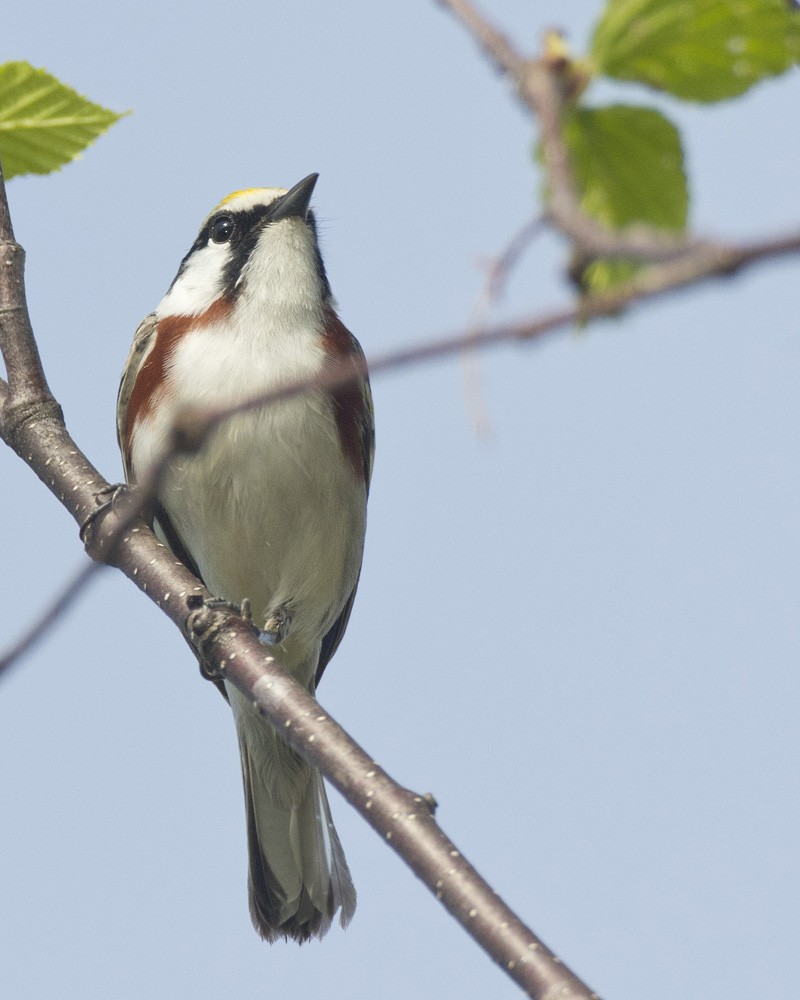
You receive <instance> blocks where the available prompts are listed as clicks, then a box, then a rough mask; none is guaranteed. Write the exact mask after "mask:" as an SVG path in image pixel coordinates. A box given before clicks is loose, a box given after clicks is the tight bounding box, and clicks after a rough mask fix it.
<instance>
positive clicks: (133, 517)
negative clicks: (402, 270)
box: [0, 232, 800, 676]
mask: <svg viewBox="0 0 800 1000" xmlns="http://www.w3.org/2000/svg"><path fill="white" fill-rule="evenodd" d="M798 252H800V232H795V233H788V234H786V235H783V236H778V237H772V238H768V239H765V240H762V241H759V242H753V243H749V244H742V245H739V246H726V245H724V244H705V245H704V246H703V247H702V248H698V249H696V251H695V252H694V253H693V254H691V255H687V256H686V257H683V258H681V259H678V260H673V261H670V262H667V263H664V264H658V265H651V266H650V267H648V268H645V269H644V270H642V271H640V272H639V273H638V274H637V275H636V276H635V277H634V278H632V279H631V280H630V281H628V282H626V283H624V284H620V285H618V286H616V287H615V288H614V289H613V290H611V291H609V292H605V293H602V294H596V295H591V296H588V297H587V298H586V299H585V300H584V301H583V302H581V303H580V304H578V305H575V306H570V307H565V308H562V309H555V310H552V311H551V312H548V313H545V314H544V315H542V316H539V317H534V318H533V319H524V320H518V321H515V322H508V323H499V324H495V325H493V326H487V327H484V328H482V329H478V330H468V331H466V332H464V331H458V332H455V333H452V334H449V335H447V336H444V337H441V338H439V339H436V340H431V341H427V342H424V343H421V344H414V345H411V346H409V347H405V348H400V349H399V350H395V351H390V352H387V353H386V354H383V355H380V356H378V357H376V358H373V360H372V361H370V362H369V363H367V362H361V361H348V362H347V364H344V365H340V366H338V367H337V366H333V365H332V366H331V367H330V368H329V369H327V370H326V371H325V372H324V373H323V374H322V375H320V376H317V377H316V378H314V379H311V380H308V379H298V380H297V381H296V382H289V383H286V384H285V385H283V386H281V387H279V388H278V389H271V390H269V391H268V392H265V393H262V394H259V395H257V396H253V397H251V398H250V399H248V400H245V401H244V402H242V403H238V404H236V405H235V406H231V407H220V408H218V409H208V410H202V411H200V410H192V411H190V412H186V413H184V414H183V415H182V416H180V417H179V418H178V426H177V427H176V428H175V432H174V434H173V439H172V443H171V444H170V446H169V447H168V448H167V449H166V450H165V451H164V452H163V453H162V454H161V456H160V457H159V459H158V460H157V461H156V462H155V463H154V464H153V465H151V466H150V468H149V469H148V470H147V473H146V476H145V477H144V478H143V479H142V480H141V482H140V483H138V484H137V488H136V493H135V495H134V497H133V498H132V500H131V503H130V505H129V507H128V510H127V511H126V514H125V517H124V520H123V521H121V522H119V526H118V534H117V536H116V537H115V538H111V539H106V540H105V542H104V548H103V549H102V550H101V549H96V548H94V547H93V546H92V544H91V542H90V543H89V544H88V545H87V550H88V551H89V553H90V555H92V557H93V558H94V559H96V560H101V561H102V560H106V561H110V562H112V563H113V558H112V556H111V552H113V548H114V546H115V545H116V544H117V543H118V542H119V540H120V538H121V537H122V536H123V535H124V534H125V533H127V532H128V531H130V529H131V526H132V525H133V524H134V523H135V522H136V521H138V520H139V519H141V517H142V516H143V514H144V513H145V511H147V510H148V508H149V507H150V506H151V504H152V501H153V499H154V497H155V496H156V495H157V492H158V486H159V484H160V482H161V478H162V476H163V474H164V472H165V470H166V468H167V466H168V464H169V462H170V461H171V460H172V458H173V457H174V455H175V454H177V453H178V452H179V451H181V450H186V449H187V448H191V449H194V448H198V447H200V445H201V444H202V442H203V441H204V440H205V438H206V437H207V435H208V434H209V433H210V432H211V431H212V430H213V429H214V428H215V427H217V426H218V425H219V424H220V423H221V422H222V421H223V420H228V419H230V418H231V417H232V416H236V415H237V414H240V413H244V412H247V411H249V410H251V409H255V408H258V407H262V406H269V405H275V404H276V403H279V402H283V401H285V400H287V399H292V398H294V397H295V396H298V395H300V394H302V393H305V392H309V391H328V390H330V389H333V388H336V387H337V386H340V385H342V384H344V383H346V382H349V381H352V380H353V379H354V378H357V377H358V376H359V375H360V374H363V373H365V372H366V371H367V369H368V370H369V373H370V374H371V375H372V376H375V375H377V374H380V373H382V372H385V371H394V370H397V369H398V368H405V367H409V366H411V365H417V364H422V363H424V362H427V361H432V360H436V359H439V358H445V357H448V356H450V355H452V354H457V353H460V352H461V351H464V350H469V349H471V348H477V347H481V348H486V347H491V346H495V345H498V344H502V343H507V342H511V341H522V342H529V341H534V340H540V339H541V338H543V337H545V336H547V335H548V334H551V333H554V332H556V331H558V330H561V329H564V328H566V327H571V326H573V325H574V324H575V323H578V322H586V321H588V320H590V319H593V318H598V317H602V316H615V315H618V314H620V313H622V312H624V311H625V310H626V309H627V308H628V307H629V306H631V305H634V304H636V303H637V302H641V301H644V300H647V299H651V298H657V297H660V296H663V295H667V294H670V293H673V292H676V291H679V290H680V289H682V288H685V287H687V286H688V285H693V284H697V283H699V282H701V281H706V280H709V279H710V278H718V277H721V276H726V275H729V274H732V273H734V272H736V271H738V270H739V269H741V268H742V267H745V266H749V265H752V264H754V263H757V262H759V261H762V260H767V259H770V258H773V257H777V256H782V255H785V254H790V253H798ZM1 417H2V411H1V410H0V418H1ZM0 436H4V437H5V439H6V440H7V442H8V443H9V444H11V445H12V447H15V445H14V444H13V440H12V437H13V435H10V434H5V433H3V426H2V420H1V419H0ZM15 450H17V451H18V452H19V449H18V448H16V447H15ZM22 457H23V458H24V455H22ZM29 464H30V463H29ZM95 475H96V476H97V479H96V482H97V484H98V487H97V491H98V493H101V492H104V491H106V490H107V488H108V484H107V483H105V482H104V481H103V480H102V479H101V478H100V477H99V474H97V473H96V472H95ZM86 513H87V515H88V514H89V513H93V509H92V510H90V511H87V512H86ZM92 573H93V570H92V569H91V567H87V570H86V572H85V575H83V574H82V579H81V583H80V586H85V585H86V584H87V583H88V582H89V580H90V579H91V577H92ZM74 584H76V581H74V580H70V581H69V582H68V583H67V584H66V587H65V588H64V589H70V590H71V589H72V587H73V585H74ZM80 586H78V589H76V591H75V594H74V595H73V596H77V594H78V592H79V590H80ZM62 599H63V590H59V592H58V594H57V595H56V597H55V598H54V599H53V601H52V603H51V604H50V605H49V606H48V607H47V608H46V610H45V611H44V612H43V613H42V614H41V615H39V616H37V621H38V623H39V626H40V628H41V634H43V633H44V631H45V630H46V629H49V628H51V627H52V626H53V625H54V624H55V623H56V621H57V620H58V617H59V614H60V613H61V612H63V610H64V609H65V608H66V607H67V606H68V603H69V602H67V603H63V601H62ZM33 631H35V627H34V626H30V627H29V628H28V629H26V635H28V634H29V633H31V632H33ZM36 638H38V635H37V636H33V635H30V636H29V638H28V640H27V641H26V642H25V643H24V644H22V646H20V640H17V641H16V642H14V643H13V644H12V646H11V647H10V648H9V649H7V650H6V651H4V652H3V653H2V654H1V655H0V676H1V675H2V672H3V671H4V670H7V669H8V668H9V667H10V666H11V665H12V663H13V662H14V661H15V659H16V656H18V655H21V654H22V653H23V652H28V651H29V650H30V649H31V648H32V646H33V644H34V641H35V639H36ZM18 646H20V649H19V652H18V653H16V654H15V652H14V651H15V650H16V649H17V647H18Z"/></svg>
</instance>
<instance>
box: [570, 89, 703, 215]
mask: <svg viewBox="0 0 800 1000" xmlns="http://www.w3.org/2000/svg"><path fill="white" fill-rule="evenodd" d="M564 139H565V141H566V144H567V148H568V149H569V152H570V156H571V158H572V164H573V169H574V171H575V181H576V183H577V185H578V192H579V194H580V199H581V208H582V209H583V210H584V212H586V213H587V215H591V216H592V217H593V218H595V219H597V220H598V221H599V222H603V223H605V224H606V225H607V226H612V227H615V228H619V227H621V226H627V225H630V223H632V222H645V223H647V224H649V225H651V226H656V227H658V228H659V229H668V230H673V231H675V230H681V229H683V228H684V226H685V225H686V214H687V210H688V206H689V194H688V191H687V188H686V177H685V175H684V172H683V149H682V147H681V139H680V135H679V134H678V130H677V129H676V128H675V126H674V125H673V124H672V122H671V121H670V120H669V119H668V118H665V117H664V115H662V114H661V112H660V111H656V110H655V108H643V107H634V106H632V105H629V104H613V105H609V106H608V107H602V108H575V109H574V110H573V111H572V112H571V113H570V114H569V115H568V116H567V118H566V120H565V122H564Z"/></svg>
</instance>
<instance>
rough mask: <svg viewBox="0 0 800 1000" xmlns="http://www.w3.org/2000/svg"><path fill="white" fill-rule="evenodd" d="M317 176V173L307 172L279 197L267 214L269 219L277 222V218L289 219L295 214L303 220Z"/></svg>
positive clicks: (306, 215)
mask: <svg viewBox="0 0 800 1000" xmlns="http://www.w3.org/2000/svg"><path fill="white" fill-rule="evenodd" d="M318 177H319V174H309V175H308V177H304V178H303V180H301V181H300V183H299V184H295V186H294V187H293V188H292V189H291V190H290V191H287V192H286V194H285V195H283V197H282V198H279V199H278V201H276V202H275V208H274V210H273V212H272V214H271V215H270V216H269V221H270V222H277V221H278V220H279V219H291V218H293V217H294V216H297V217H298V218H300V219H302V220H303V222H305V221H306V218H307V217H308V206H309V205H310V204H311V195H312V194H313V192H314V185H315V184H316V183H317V179H318Z"/></svg>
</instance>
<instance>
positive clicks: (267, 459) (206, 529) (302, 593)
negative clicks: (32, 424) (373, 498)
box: [133, 310, 366, 663]
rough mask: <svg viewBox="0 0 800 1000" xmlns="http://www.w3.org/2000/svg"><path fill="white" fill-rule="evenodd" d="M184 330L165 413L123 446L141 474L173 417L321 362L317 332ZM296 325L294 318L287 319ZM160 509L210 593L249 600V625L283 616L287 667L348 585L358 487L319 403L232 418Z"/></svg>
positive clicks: (355, 547)
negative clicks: (286, 613) (286, 612)
mask: <svg viewBox="0 0 800 1000" xmlns="http://www.w3.org/2000/svg"><path fill="white" fill-rule="evenodd" d="M236 314H237V311H236V310H234V313H233V314H232V316H231V317H229V318H228V320H227V321H226V330H225V333H224V334H222V332H221V330H220V329H219V328H218V327H217V326H215V325H212V326H210V327H207V328H202V329H199V330H193V331H192V332H191V333H190V334H189V335H187V336H186V337H184V338H183V339H182V340H181V341H180V342H179V344H178V347H177V349H176V351H175V355H174V358H173V361H172V364H171V366H170V369H169V386H170V390H171V392H170V398H169V405H168V406H159V407H158V408H157V413H158V419H154V418H153V417H152V415H151V416H148V418H147V419H146V421H145V422H144V425H143V426H142V427H141V428H140V429H139V431H138V432H137V434H136V435H135V438H134V441H133V464H134V467H135V468H137V469H143V468H144V466H145V465H146V464H148V462H149V461H151V460H152V458H153V457H154V455H155V454H156V453H157V451H158V449H159V447H161V446H162V445H163V442H164V440H165V438H166V434H167V431H168V426H169V422H170V420H171V419H172V415H173V414H174V412H175V411H176V410H177V409H179V408H180V407H183V406H186V405H194V406H203V405H209V404H215V405H225V404H228V403H231V402H233V401H237V400H240V399H244V398H248V397H250V396H253V395H256V394H257V393H259V392H263V391H265V390H267V389H269V388H270V387H273V386H276V385H279V384H281V383H285V382H287V381H294V380H296V379H298V378H302V377H306V376H308V377H313V376H314V375H316V374H318V373H319V372H320V371H321V370H322V366H323V364H324V354H323V351H322V346H321V343H320V339H319V336H318V335H317V334H316V332H315V329H316V328H317V327H316V324H314V323H313V318H312V317H310V316H309V317H307V319H308V321H309V322H307V323H306V324H304V325H301V326H297V325H295V324H294V323H293V324H292V325H291V328H287V325H284V324H283V323H281V324H280V327H281V328H280V329H277V328H275V326H274V325H272V326H270V325H268V324H263V325H261V326H260V328H259V330H258V333H257V334H256V335H254V332H253V329H252V328H250V329H247V330H243V329H239V328H237V327H236V324H235V320H234V317H235V316H236ZM293 318H295V319H296V317H293ZM160 499H161V502H162V504H163V506H164V508H165V510H166V512H167V514H168V515H169V517H170V519H171V520H172V523H173V526H174V528H175V530H176V531H177V533H178V535H179V536H180V538H181V540H182V542H183V544H184V545H185V546H186V548H187V549H188V551H189V552H190V553H191V555H192V557H193V558H194V560H195V561H196V563H197V565H198V568H199V570H200V573H201V574H202V576H203V579H204V580H205V582H206V585H207V586H208V587H209V589H210V590H211V591H212V592H213V593H215V594H216V595H217V596H219V597H224V598H226V599H227V600H230V601H234V602H237V603H238V602H240V601H241V600H242V598H244V597H247V598H249V599H250V601H251V602H252V606H253V613H254V618H255V620H256V624H259V625H260V624H263V622H264V620H265V619H266V618H267V616H268V615H269V614H270V612H272V611H274V610H275V609H276V608H277V607H279V606H283V605H285V606H287V607H288V608H289V609H290V611H291V613H292V616H293V617H292V642H291V647H292V650H293V652H292V656H291V659H292V660H295V661H296V662H297V663H299V662H301V661H302V660H303V659H304V658H305V657H307V656H308V654H309V652H310V651H311V650H312V649H314V648H316V647H317V646H318V643H319V641H320V640H321V638H322V636H323V635H324V634H325V632H327V630H328V629H329V628H330V627H331V625H332V624H333V622H334V621H335V620H336V618H337V617H338V615H339V613H340V611H341V609H342V607H343V606H344V603H345V602H346V600H347V598H348V596H349V594H350V592H351V590H352V589H353V587H354V586H355V583H356V580H357V577H358V569H359V566H360V564H361V553H362V546H363V537H364V529H365V507H366V495H365V487H364V484H363V483H362V482H360V481H359V480H358V478H357V477H356V476H355V475H354V474H353V470H352V468H351V466H350V465H349V463H348V462H347V460H346V459H345V458H344V456H343V455H342V453H341V447H340V444H339V437H338V431H337V427H336V420H335V416H334V413H333V411H332V409H331V405H330V402H329V399H328V397H327V396H326V395H324V394H321V393H311V394H308V395H305V396H302V397H297V398H294V399H291V400H287V401H285V402H282V403H280V404H277V405H274V406H269V407H265V408H262V409H259V410H256V411H252V412H250V413H246V414H242V415H240V416H237V417H235V418H233V419H231V420H229V421H227V422H226V423H225V424H224V425H222V426H221V427H220V428H219V429H218V430H217V431H215V432H214V434H213V436H212V438H211V440H209V441H208V442H207V443H206V445H205V446H204V447H203V449H202V450H201V452H200V453H199V454H197V455H194V456H188V457H181V458H179V459H177V460H176V461H175V463H174V467H173V468H172V469H171V471H170V473H169V474H168V476H167V477H166V480H165V483H164V487H163V490H162V492H161V497H160Z"/></svg>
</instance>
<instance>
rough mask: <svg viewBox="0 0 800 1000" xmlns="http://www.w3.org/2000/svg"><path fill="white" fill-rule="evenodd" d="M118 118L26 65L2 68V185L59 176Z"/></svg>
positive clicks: (0, 148) (13, 63)
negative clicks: (25, 178) (17, 178)
mask: <svg viewBox="0 0 800 1000" xmlns="http://www.w3.org/2000/svg"><path fill="white" fill-rule="evenodd" d="M121 117H122V115H120V114H117V113H116V112H114V111H109V110H108V109H107V108H103V107H101V106H100V105H99V104H93V103H92V102H91V101H89V100H87V99H86V98H85V97H81V95H80V94H78V93H77V92H76V91H74V90H73V89H72V88H71V87H68V86H67V85H66V84H63V83H61V82H60V81H59V80H57V79H56V78H55V77H54V76H51V74H50V73H48V72H46V71H45V70H43V69H34V67H33V66H31V65H30V64H29V63H26V62H9V63H4V64H2V65H0V161H2V165H3V174H4V175H5V178H6V180H8V178H10V177H14V176H15V175H16V174H30V173H33V174H49V173H51V172H52V171H54V170H58V169H59V168H60V167H62V166H63V165H64V164H65V163H69V161H70V160H74V159H75V157H76V156H78V155H79V154H80V153H81V152H82V151H83V150H84V149H86V147H87V146H88V145H90V143H92V142H94V140H95V139H96V138H97V137H98V136H99V135H102V133H103V132H105V131H106V130H107V129H108V128H110V127H111V126H112V125H113V124H114V123H115V122H116V121H118V120H119V119H120V118H121Z"/></svg>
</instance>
